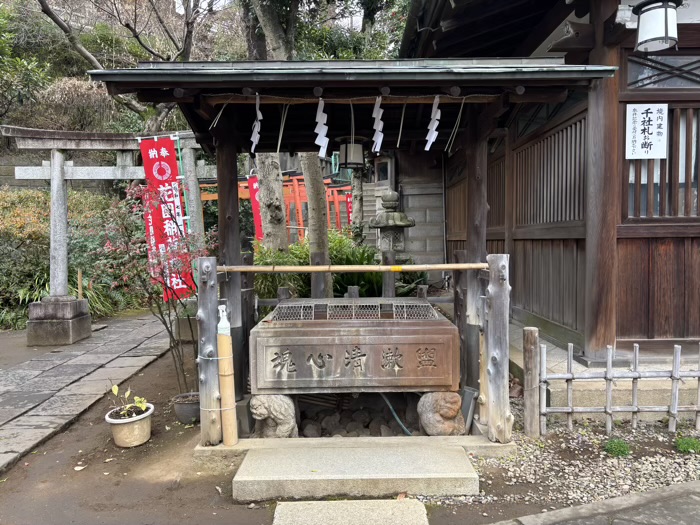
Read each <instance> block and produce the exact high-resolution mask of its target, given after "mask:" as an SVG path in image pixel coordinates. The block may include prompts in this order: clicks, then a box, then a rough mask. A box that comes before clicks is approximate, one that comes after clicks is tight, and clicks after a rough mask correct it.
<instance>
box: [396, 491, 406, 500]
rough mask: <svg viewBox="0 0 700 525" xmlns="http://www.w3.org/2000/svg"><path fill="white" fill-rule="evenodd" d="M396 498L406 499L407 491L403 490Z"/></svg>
mask: <svg viewBox="0 0 700 525" xmlns="http://www.w3.org/2000/svg"><path fill="white" fill-rule="evenodd" d="M396 499H398V500H401V499H406V493H405V492H402V493H401V494H399V495H398V496H396Z"/></svg>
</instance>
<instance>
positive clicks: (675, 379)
mask: <svg viewBox="0 0 700 525" xmlns="http://www.w3.org/2000/svg"><path fill="white" fill-rule="evenodd" d="M680 370H681V345H674V346H673V370H672V371H671V405H670V406H669V407H668V431H669V432H675V431H676V423H677V422H678V387H679V383H680V380H681V376H680V373H679V372H680Z"/></svg>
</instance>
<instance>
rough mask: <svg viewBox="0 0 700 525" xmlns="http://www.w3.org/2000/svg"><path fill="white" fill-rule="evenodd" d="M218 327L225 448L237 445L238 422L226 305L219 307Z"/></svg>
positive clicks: (217, 337) (229, 326) (222, 428)
mask: <svg viewBox="0 0 700 525" xmlns="http://www.w3.org/2000/svg"><path fill="white" fill-rule="evenodd" d="M219 317H220V321H219V325H218V326H217V334H216V344H217V347H218V350H219V390H220V391H221V432H222V434H223V442H224V445H225V446H227V447H232V446H233V445H235V444H236V443H238V422H237V421H236V391H235V378H234V374H233V342H232V340H231V324H230V323H229V322H228V318H227V314H226V305H220V306H219Z"/></svg>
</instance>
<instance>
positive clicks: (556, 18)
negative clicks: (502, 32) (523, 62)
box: [513, 0, 574, 57]
mask: <svg viewBox="0 0 700 525" xmlns="http://www.w3.org/2000/svg"><path fill="white" fill-rule="evenodd" d="M573 10H574V5H573V4H571V3H570V2H568V1H567V0H559V1H558V2H557V3H556V4H555V6H554V7H553V8H552V9H550V10H549V11H548V12H547V14H546V15H545V16H544V18H543V19H542V21H541V22H540V23H539V24H537V25H536V26H535V27H534V29H533V30H532V31H530V34H529V35H528V37H527V38H526V39H525V40H524V41H523V43H522V44H520V45H519V46H518V47H517V48H516V49H515V52H514V53H513V55H514V56H524V57H527V56H530V55H531V54H532V53H533V52H534V51H535V50H536V49H537V48H538V47H539V46H540V45H541V44H542V42H544V41H545V40H546V39H547V38H548V37H549V35H551V34H552V33H553V32H554V30H555V29H556V28H557V27H559V25H560V24H561V23H562V22H563V21H564V20H566V17H567V16H569V15H570V14H571V12H572V11H573Z"/></svg>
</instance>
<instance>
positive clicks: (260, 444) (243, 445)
mask: <svg viewBox="0 0 700 525" xmlns="http://www.w3.org/2000/svg"><path fill="white" fill-rule="evenodd" d="M406 446H412V447H420V448H426V449H430V448H434V447H461V448H463V449H464V450H465V451H466V452H467V454H473V455H475V456H479V457H484V458H500V457H507V456H512V455H513V454H515V452H516V451H517V446H516V444H515V442H511V443H506V444H502V443H493V442H491V441H489V440H488V439H487V438H486V437H485V436H483V435H471V436H412V437H410V438H406V437H401V436H393V437H374V436H372V437H344V438H328V437H322V438H306V437H304V438H287V439H283V440H280V439H275V438H244V439H241V440H239V441H238V443H237V444H235V445H233V446H225V445H221V444H220V445H217V446H215V447H212V446H202V445H197V446H196V447H195V449H194V455H195V457H196V458H210V457H222V458H225V457H229V456H231V455H234V456H237V455H244V454H246V453H247V452H248V451H249V450H255V449H273V448H284V449H297V448H313V449H318V448H375V447H377V448H384V447H395V448H405V447H406Z"/></svg>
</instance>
